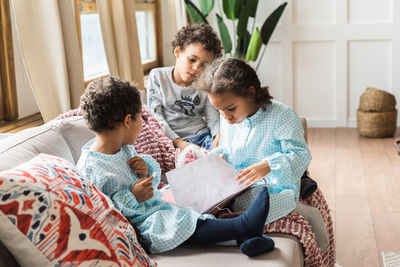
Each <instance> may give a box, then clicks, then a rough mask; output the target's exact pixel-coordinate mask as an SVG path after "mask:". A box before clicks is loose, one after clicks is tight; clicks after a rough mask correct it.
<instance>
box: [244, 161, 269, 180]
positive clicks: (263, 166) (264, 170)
mask: <svg viewBox="0 0 400 267" xmlns="http://www.w3.org/2000/svg"><path fill="white" fill-rule="evenodd" d="M270 171H271V169H270V167H269V163H268V161H261V162H259V163H256V164H253V165H251V166H250V167H247V168H245V169H243V170H240V171H239V173H240V174H239V175H238V177H236V180H239V184H243V183H245V186H248V185H250V184H253V183H255V182H257V181H258V180H260V179H261V178H263V177H264V176H265V175H267V174H268V173H269V172H270Z"/></svg>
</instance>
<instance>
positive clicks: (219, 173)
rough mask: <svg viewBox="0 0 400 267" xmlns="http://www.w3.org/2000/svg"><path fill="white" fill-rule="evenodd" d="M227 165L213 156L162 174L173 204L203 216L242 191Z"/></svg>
mask: <svg viewBox="0 0 400 267" xmlns="http://www.w3.org/2000/svg"><path fill="white" fill-rule="evenodd" d="M238 175H239V172H238V171H236V170H235V169H234V168H233V167H232V166H231V165H229V164H228V163H227V162H226V161H225V160H223V159H221V158H220V157H218V156H217V155H215V154H209V155H207V156H204V157H200V158H199V159H197V160H195V161H193V162H190V163H188V164H186V165H184V166H182V167H180V168H178V169H174V170H172V171H169V172H167V173H166V176H167V179H168V183H169V185H170V186H171V189H172V192H173V195H174V198H175V201H176V204H178V205H181V206H188V207H192V208H194V210H196V211H197V212H199V213H203V212H205V211H207V210H209V209H210V207H212V206H214V205H215V204H217V203H219V202H220V201H222V200H224V199H225V198H227V197H229V196H231V195H232V194H234V193H236V192H238V191H240V190H242V189H243V188H244V186H243V185H238V183H237V181H236V180H235V178H236V177H237V176H238Z"/></svg>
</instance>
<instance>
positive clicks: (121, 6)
mask: <svg viewBox="0 0 400 267" xmlns="http://www.w3.org/2000/svg"><path fill="white" fill-rule="evenodd" d="M96 3H97V11H98V12H99V15H100V24H101V31H102V34H103V40H104V48H105V50H106V57H107V61H108V66H109V69H110V74H111V75H115V76H119V77H122V78H124V79H126V80H128V81H135V82H136V83H137V84H138V86H139V88H140V89H144V85H143V68H142V63H141V60H140V49H139V40H138V34H137V27H136V16H135V1H134V0H97V1H96Z"/></svg>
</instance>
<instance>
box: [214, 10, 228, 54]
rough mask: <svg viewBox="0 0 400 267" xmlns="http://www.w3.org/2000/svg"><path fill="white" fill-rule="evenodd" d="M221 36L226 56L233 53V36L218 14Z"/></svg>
mask: <svg viewBox="0 0 400 267" xmlns="http://www.w3.org/2000/svg"><path fill="white" fill-rule="evenodd" d="M216 16H217V22H218V29H219V34H220V35H221V41H222V46H223V47H224V52H225V54H227V53H230V52H231V51H232V40H231V35H230V34H229V31H228V28H227V27H226V25H225V23H224V21H223V19H222V18H221V17H220V16H219V15H218V14H216Z"/></svg>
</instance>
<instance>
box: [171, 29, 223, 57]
mask: <svg viewBox="0 0 400 267" xmlns="http://www.w3.org/2000/svg"><path fill="white" fill-rule="evenodd" d="M193 43H200V44H201V45H202V46H203V48H204V50H206V51H208V52H211V53H212V54H213V56H214V58H219V57H221V56H222V45H221V41H220V40H219V38H218V36H217V34H216V33H215V31H214V30H213V28H212V27H211V26H210V25H208V24H204V23H202V24H196V25H188V26H185V27H182V28H181V29H180V30H179V31H178V32H177V33H176V35H175V39H174V40H173V41H172V42H171V44H172V49H175V47H180V48H181V49H182V50H183V49H185V47H186V46H187V45H189V44H193Z"/></svg>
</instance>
